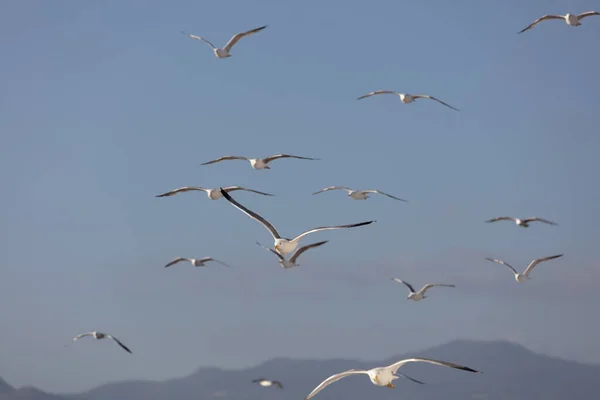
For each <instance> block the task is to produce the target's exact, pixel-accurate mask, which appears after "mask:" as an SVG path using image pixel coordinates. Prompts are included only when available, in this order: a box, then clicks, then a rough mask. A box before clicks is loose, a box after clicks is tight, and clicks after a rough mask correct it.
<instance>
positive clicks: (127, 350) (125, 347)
mask: <svg viewBox="0 0 600 400" xmlns="http://www.w3.org/2000/svg"><path fill="white" fill-rule="evenodd" d="M106 337H109V338H111V339H112V340H114V341H115V342H117V344H118V345H119V346H121V347H122V348H123V350H125V351H126V352H128V353H129V354H132V353H131V350H129V349H128V348H127V346H125V345H124V344H123V343H121V341H120V340H119V339H117V338H116V337H114V336H112V335H106Z"/></svg>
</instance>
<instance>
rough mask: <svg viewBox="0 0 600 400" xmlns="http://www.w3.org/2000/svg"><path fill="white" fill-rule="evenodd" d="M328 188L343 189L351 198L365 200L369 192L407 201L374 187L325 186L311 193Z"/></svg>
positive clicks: (325, 190) (327, 189) (324, 190)
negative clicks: (359, 188)
mask: <svg viewBox="0 0 600 400" xmlns="http://www.w3.org/2000/svg"><path fill="white" fill-rule="evenodd" d="M330 190H345V191H346V192H348V196H350V198H352V199H354V200H366V199H368V198H369V193H378V194H382V195H384V196H387V197H391V198H392V199H395V200H400V201H403V202H405V203H407V202H408V200H404V199H400V198H398V197H395V196H392V195H391V194H387V193H384V192H382V191H381V190H375V189H368V190H354V189H350V188H347V187H345V186H329V187H326V188H325V189H321V190H319V191H318V192H314V193H313V195H315V194H319V193H323V192H328V191H330Z"/></svg>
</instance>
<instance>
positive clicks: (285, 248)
mask: <svg viewBox="0 0 600 400" xmlns="http://www.w3.org/2000/svg"><path fill="white" fill-rule="evenodd" d="M221 194H222V195H223V197H225V199H226V200H227V201H229V202H230V203H231V204H232V205H233V206H234V207H235V208H237V209H238V210H240V211H242V212H243V213H244V214H246V215H247V216H249V217H250V218H252V219H254V220H255V221H258V222H260V223H261V224H262V225H263V226H264V227H265V228H266V229H267V230H268V231H269V232H270V233H271V236H273V239H274V240H275V243H274V245H273V248H274V250H275V251H276V252H278V253H279V254H281V255H286V254H289V253H291V252H292V251H294V250H295V249H296V247H297V246H298V243H299V242H300V239H302V238H303V237H304V236H306V235H309V234H311V233H314V232H319V231H326V230H331V229H345V228H355V227H359V226H364V225H369V224H372V223H373V222H375V221H366V222H359V223H357V224H348V225H336V226H323V227H319V228H314V229H311V230H309V231H306V232H304V233H301V234H300V235H298V236H296V237H295V238H294V239H288V238H283V237H281V235H280V234H279V232H277V230H276V229H275V227H274V226H273V225H271V223H269V221H267V220H266V219H264V218H263V217H261V216H260V215H258V214H257V213H255V212H254V211H252V210H250V209H248V208H246V207H244V206H243V205H241V204H240V203H238V202H237V201H236V200H234V199H233V198H232V197H231V196H230V195H229V194H228V193H227V192H225V191H222V192H221Z"/></svg>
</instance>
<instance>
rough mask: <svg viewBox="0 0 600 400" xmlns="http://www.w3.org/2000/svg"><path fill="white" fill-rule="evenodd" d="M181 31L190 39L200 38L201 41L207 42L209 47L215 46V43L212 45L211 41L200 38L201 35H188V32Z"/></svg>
mask: <svg viewBox="0 0 600 400" xmlns="http://www.w3.org/2000/svg"><path fill="white" fill-rule="evenodd" d="M181 33H183V34H184V35H186V36H188V37H191V38H192V39H196V40H201V41H203V42H205V43H207V44H208V45H209V46H210V47H212V48H213V49H216V47H215V45H214V44H212V43H211V42H209V41H208V40H206V39H204V38H202V37H200V36H196V35H190V34H189V33H187V32H184V31H181Z"/></svg>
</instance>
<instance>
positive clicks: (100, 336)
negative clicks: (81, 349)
mask: <svg viewBox="0 0 600 400" xmlns="http://www.w3.org/2000/svg"><path fill="white" fill-rule="evenodd" d="M85 336H93V337H94V339H97V340H100V339H106V338H109V339H112V340H114V341H115V342H117V344H118V345H119V346H121V347H122V348H123V349H124V350H125V351H126V352H128V353H129V354H132V353H131V350H129V349H128V348H127V346H125V345H124V344H123V343H121V342H120V341H119V339H117V338H116V337H114V336H111V335H109V334H107V333H102V332H96V331H94V332H87V333H80V334H79V335H77V336H75V337H74V338H73V342H75V341H77V340H78V339H81V338H82V337H85Z"/></svg>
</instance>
